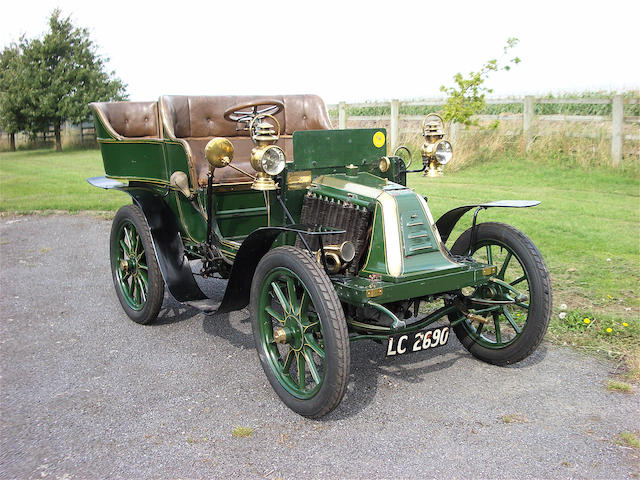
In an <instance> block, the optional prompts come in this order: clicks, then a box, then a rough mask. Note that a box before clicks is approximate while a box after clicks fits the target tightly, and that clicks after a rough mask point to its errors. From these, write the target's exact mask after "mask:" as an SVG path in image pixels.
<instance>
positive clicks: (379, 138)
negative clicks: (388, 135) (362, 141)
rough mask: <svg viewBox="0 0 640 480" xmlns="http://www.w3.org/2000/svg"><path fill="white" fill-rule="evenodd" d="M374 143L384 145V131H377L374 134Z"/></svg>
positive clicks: (377, 145)
mask: <svg viewBox="0 0 640 480" xmlns="http://www.w3.org/2000/svg"><path fill="white" fill-rule="evenodd" d="M373 144H374V145H375V146H376V147H378V148H380V147H381V146H383V145H384V133H382V132H376V133H374V134H373Z"/></svg>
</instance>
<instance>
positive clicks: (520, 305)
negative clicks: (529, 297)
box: [516, 302, 529, 310]
mask: <svg viewBox="0 0 640 480" xmlns="http://www.w3.org/2000/svg"><path fill="white" fill-rule="evenodd" d="M516 305H517V306H519V307H522V308H524V309H525V310H529V304H528V303H523V302H516Z"/></svg>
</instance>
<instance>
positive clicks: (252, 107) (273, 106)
mask: <svg viewBox="0 0 640 480" xmlns="http://www.w3.org/2000/svg"><path fill="white" fill-rule="evenodd" d="M259 107H264V108H259ZM283 108H284V104H283V103H282V102H281V101H280V100H275V99H266V100H258V101H255V102H249V103H241V104H240V105H234V106H233V107H230V108H227V109H226V110H225V111H224V114H223V116H224V119H225V120H228V121H230V122H250V121H251V120H253V119H254V118H255V117H257V116H258V115H264V114H267V115H275V114H277V113H279V112H281V111H282V109H283Z"/></svg>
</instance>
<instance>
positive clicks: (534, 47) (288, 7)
mask: <svg viewBox="0 0 640 480" xmlns="http://www.w3.org/2000/svg"><path fill="white" fill-rule="evenodd" d="M56 6H59V7H60V8H61V9H62V11H63V14H64V15H71V16H72V20H73V22H74V25H76V26H80V27H85V28H88V29H89V32H90V35H91V38H92V39H93V40H94V41H95V42H96V43H97V44H98V46H99V47H100V50H99V52H100V53H101V54H102V55H103V56H107V57H109V58H110V59H111V61H110V62H109V67H110V68H111V69H113V70H115V71H116V74H117V75H118V76H119V77H120V78H121V79H122V80H123V81H124V82H125V83H127V84H128V92H129V93H130V96H131V99H132V100H151V99H155V98H157V97H158V96H160V95H164V94H187V95H195V94H202V95H233V94H292V93H316V94H319V95H320V96H322V97H323V98H324V99H325V101H326V102H327V103H336V102H338V101H340V100H345V101H364V100H383V99H390V98H399V99H410V98H433V97H436V96H439V95H441V94H440V92H439V87H440V85H442V84H446V85H451V84H452V76H453V75H454V74H455V73H456V72H462V73H465V74H466V73H468V72H469V71H470V70H476V69H478V68H480V66H481V65H482V64H483V63H484V62H485V61H487V60H489V59H491V58H495V57H498V56H500V54H501V53H502V47H503V46H504V45H505V43H506V40H507V38H509V37H517V38H519V39H520V44H519V45H518V47H517V48H516V49H515V50H514V51H513V54H514V55H517V56H519V57H520V58H521V59H522V63H521V64H520V65H519V66H517V67H516V68H515V69H513V70H512V71H510V72H500V73H496V74H494V75H493V76H492V77H491V78H490V79H489V81H488V83H487V86H489V87H491V88H493V89H494V91H495V92H494V94H493V95H494V96H506V95H519V94H544V93H548V92H554V93H557V92H567V91H569V92H578V91H583V90H586V89H606V90H623V89H638V88H640V28H639V27H640V1H638V0H626V1H620V0H609V1H607V2H602V1H597V2H596V1H562V0H555V1H547V0H537V1H534V2H522V1H518V0H511V1H480V0H474V1H466V0H459V1H457V2H434V1H428V0H422V1H403V0H392V1H389V0H388V1H385V2H378V1H349V0H342V1H334V0H325V1H313V2H310V1H305V0H298V1H271V2H269V1H267V0H260V1H254V0H236V1H233V0H225V1H222V2H221V1H216V0H208V1H204V2H201V1H188V0H183V1H182V2H179V1H175V0H174V1H171V2H163V1H155V2H144V1H136V0H129V1H122V0H104V1H95V0H59V1H57V2H56V1H45V0H18V1H11V2H10V3H8V4H6V5H5V6H4V7H3V9H2V15H1V16H0V45H1V46H2V47H4V46H6V45H8V44H9V43H10V42H11V41H15V40H17V39H18V37H19V36H20V35H21V34H26V35H27V37H34V36H38V35H41V34H42V33H43V32H44V31H45V30H46V29H47V28H48V25H47V18H48V17H49V14H50V13H51V11H52V10H53V9H54V8H55V7H56Z"/></svg>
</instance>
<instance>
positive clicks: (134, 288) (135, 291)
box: [131, 277, 140, 303]
mask: <svg viewBox="0 0 640 480" xmlns="http://www.w3.org/2000/svg"><path fill="white" fill-rule="evenodd" d="M131 278H132V279H133V281H132V282H131V297H132V298H133V301H134V302H136V303H140V296H139V295H138V283H137V282H136V281H135V279H134V278H133V277H131Z"/></svg>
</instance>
